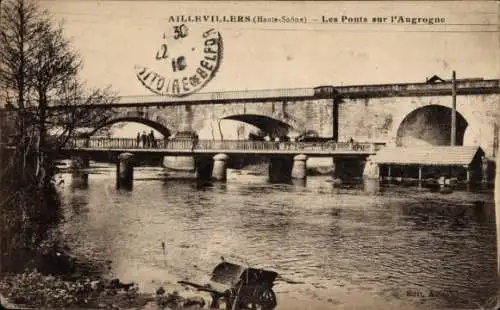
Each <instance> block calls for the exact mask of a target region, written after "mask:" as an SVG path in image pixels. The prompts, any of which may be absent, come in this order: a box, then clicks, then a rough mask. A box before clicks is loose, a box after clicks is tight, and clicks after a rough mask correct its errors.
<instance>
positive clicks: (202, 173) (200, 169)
mask: <svg viewBox="0 0 500 310" xmlns="http://www.w3.org/2000/svg"><path fill="white" fill-rule="evenodd" d="M194 166H195V171H196V179H197V180H199V181H210V179H211V177H212V170H213V166H214V162H213V159H212V158H210V157H207V156H197V157H195V158H194Z"/></svg>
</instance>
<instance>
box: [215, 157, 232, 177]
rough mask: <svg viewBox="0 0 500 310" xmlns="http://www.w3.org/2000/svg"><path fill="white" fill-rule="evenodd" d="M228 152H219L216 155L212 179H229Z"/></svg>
mask: <svg viewBox="0 0 500 310" xmlns="http://www.w3.org/2000/svg"><path fill="white" fill-rule="evenodd" d="M228 159H229V156H227V155H226V154H217V155H215V156H214V162H213V169H212V179H214V180H217V181H223V182H224V181H226V179H227V160H228Z"/></svg>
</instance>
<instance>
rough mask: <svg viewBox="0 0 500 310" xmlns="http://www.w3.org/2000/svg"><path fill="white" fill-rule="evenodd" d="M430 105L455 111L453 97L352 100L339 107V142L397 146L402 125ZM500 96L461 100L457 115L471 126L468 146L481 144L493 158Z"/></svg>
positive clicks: (458, 100) (466, 138) (458, 104)
mask: <svg viewBox="0 0 500 310" xmlns="http://www.w3.org/2000/svg"><path fill="white" fill-rule="evenodd" d="M428 105H439V106H445V107H448V108H451V106H452V98H451V96H424V97H390V98H387V97H386V98H371V99H349V100H345V101H344V102H343V103H341V105H340V106H339V140H347V139H349V138H350V137H352V138H353V139H355V140H357V141H380V142H386V143H388V144H392V145H395V143H396V138H397V133H398V129H399V126H400V125H401V123H402V122H403V120H404V119H405V117H407V116H408V114H410V113H411V112H412V111H414V110H416V109H418V108H422V107H425V106H428ZM499 109H500V95H498V94H488V95H468V96H458V97H457V112H458V113H460V114H461V115H462V116H463V117H464V118H465V120H466V121H467V123H468V125H469V126H468V128H467V129H466V131H465V137H464V145H478V146H481V147H482V148H483V149H484V151H485V152H486V154H487V156H488V157H492V156H493V148H494V144H495V141H494V140H495V137H497V135H495V134H494V130H495V124H497V122H498V118H499V113H500V110H499Z"/></svg>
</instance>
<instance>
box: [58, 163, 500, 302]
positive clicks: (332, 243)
mask: <svg viewBox="0 0 500 310" xmlns="http://www.w3.org/2000/svg"><path fill="white" fill-rule="evenodd" d="M61 178H63V179H64V183H62V185H61V192H62V194H63V198H64V201H65V203H66V207H65V221H64V223H63V224H61V230H62V231H63V232H64V236H65V238H66V241H67V242H68V244H69V245H70V247H71V248H72V250H73V251H74V253H75V254H76V255H86V256H88V257H92V258H93V259H95V261H96V262H101V261H102V262H103V261H106V260H111V261H112V263H111V270H112V272H113V274H114V275H116V276H117V277H119V278H120V279H121V280H123V281H125V282H126V281H134V282H137V283H138V284H139V285H140V287H141V289H142V290H143V291H145V292H154V290H155V289H156V288H157V287H159V286H164V287H166V288H167V289H179V290H181V288H179V286H177V285H176V282H177V281H178V280H186V279H190V280H192V281H194V282H199V283H206V282H207V281H208V276H209V273H210V272H211V270H212V268H213V267H214V266H215V265H216V264H217V263H219V262H220V261H221V256H223V257H224V258H225V260H227V261H234V262H238V263H243V264H248V265H250V266H255V267H260V268H268V269H271V270H275V271H277V272H278V273H279V274H280V278H279V279H278V281H277V282H276V285H275V291H276V294H277V298H278V309H301V310H304V309H480V306H485V305H486V304H487V303H488V301H490V300H491V299H492V298H493V296H494V295H495V292H496V288H497V287H498V286H497V280H496V276H495V272H496V245H495V244H496V237H495V236H496V235H495V217H494V204H493V193H492V192H488V191H485V192H466V191H456V192H453V193H451V194H448V195H444V194H439V193H431V192H429V191H426V190H418V189H417V188H415V187H404V188H402V187H397V186H384V187H382V188H378V187H377V186H374V185H373V184H371V185H370V184H365V185H363V184H360V185H358V186H341V185H340V186H339V185H335V184H333V183H332V182H331V178H330V177H327V176H318V177H310V178H309V179H308V180H307V183H306V184H305V185H303V184H295V185H286V184H279V185H277V184H269V183H267V180H266V177H265V176H256V175H247V174H244V173H243V174H241V173H239V172H236V171H234V172H230V173H229V175H228V181H227V183H226V184H215V185H212V186H199V185H197V184H196V182H195V181H194V180H192V179H185V178H184V179H182V178H172V177H165V171H164V170H163V169H161V168H136V170H135V180H134V187H133V190H132V191H123V190H117V189H116V187H115V167H114V166H111V165H110V166H101V167H98V168H93V169H92V171H91V173H90V175H89V180H88V187H86V188H85V187H79V186H75V184H72V181H71V180H72V177H71V175H70V174H62V175H61ZM161 242H164V243H165V245H166V251H165V253H164V252H163V250H162V246H161Z"/></svg>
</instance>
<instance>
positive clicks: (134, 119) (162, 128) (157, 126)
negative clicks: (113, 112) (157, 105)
mask: <svg viewBox="0 0 500 310" xmlns="http://www.w3.org/2000/svg"><path fill="white" fill-rule="evenodd" d="M122 122H131V123H139V124H143V125H146V126H148V127H151V128H153V129H154V130H156V131H158V132H159V133H160V134H162V135H163V136H164V137H169V136H171V135H172V132H171V131H170V129H168V127H167V126H166V125H165V124H163V123H161V122H159V121H154V120H151V119H148V118H144V117H138V116H122V117H116V118H113V119H111V120H108V121H107V122H105V123H103V124H102V125H101V126H99V127H97V128H94V129H93V130H92V131H91V132H90V133H89V136H92V135H94V134H95V133H96V132H97V131H99V130H100V129H102V128H105V127H108V126H112V125H114V124H116V123H122Z"/></svg>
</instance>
